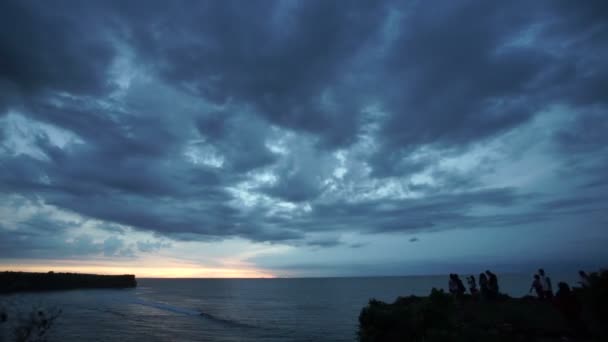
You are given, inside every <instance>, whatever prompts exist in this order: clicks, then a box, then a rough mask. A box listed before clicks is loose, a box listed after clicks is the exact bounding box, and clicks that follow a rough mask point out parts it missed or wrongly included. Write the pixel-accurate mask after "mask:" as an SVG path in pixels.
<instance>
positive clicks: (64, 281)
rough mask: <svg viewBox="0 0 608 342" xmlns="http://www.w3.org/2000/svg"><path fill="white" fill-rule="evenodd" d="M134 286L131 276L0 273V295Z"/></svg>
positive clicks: (133, 278)
mask: <svg viewBox="0 0 608 342" xmlns="http://www.w3.org/2000/svg"><path fill="white" fill-rule="evenodd" d="M136 286H137V281H136V280H135V276H134V275H132V274H125V275H97V274H79V273H53V272H49V273H30V272H0V293H11V292H21V291H48V290H70V289H92V288H128V287H136Z"/></svg>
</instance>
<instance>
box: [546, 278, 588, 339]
mask: <svg viewBox="0 0 608 342" xmlns="http://www.w3.org/2000/svg"><path fill="white" fill-rule="evenodd" d="M557 286H558V290H557V293H556V294H555V300H554V301H553V302H554V303H555V306H556V307H557V309H558V310H559V311H560V312H561V313H562V315H564V318H565V319H566V321H567V322H568V324H569V325H570V327H571V328H572V330H574V331H575V332H576V334H577V335H579V336H580V335H585V334H586V330H587V329H586V328H585V325H584V324H583V322H582V321H581V311H582V309H581V304H580V303H579V301H578V299H577V298H576V295H575V294H574V293H573V292H572V291H570V286H568V284H566V283H564V282H560V283H559V284H558V285H557Z"/></svg>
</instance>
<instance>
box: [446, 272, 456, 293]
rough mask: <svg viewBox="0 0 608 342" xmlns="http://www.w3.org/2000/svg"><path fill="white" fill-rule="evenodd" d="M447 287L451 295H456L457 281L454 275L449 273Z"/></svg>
mask: <svg viewBox="0 0 608 342" xmlns="http://www.w3.org/2000/svg"><path fill="white" fill-rule="evenodd" d="M448 286H449V289H450V293H451V294H453V295H457V294H458V281H457V280H456V275H455V274H454V273H450V281H449V283H448Z"/></svg>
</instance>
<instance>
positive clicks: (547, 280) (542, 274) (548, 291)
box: [538, 268, 553, 299]
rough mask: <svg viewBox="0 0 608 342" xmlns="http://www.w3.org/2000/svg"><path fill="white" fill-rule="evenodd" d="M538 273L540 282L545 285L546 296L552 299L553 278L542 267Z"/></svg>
mask: <svg viewBox="0 0 608 342" xmlns="http://www.w3.org/2000/svg"><path fill="white" fill-rule="evenodd" d="M538 275H539V276H540V283H541V284H542V285H543V292H544V294H545V298H547V299H551V298H553V288H552V286H551V278H549V277H548V276H547V275H545V270H543V269H542V268H539V269H538Z"/></svg>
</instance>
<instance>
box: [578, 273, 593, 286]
mask: <svg viewBox="0 0 608 342" xmlns="http://www.w3.org/2000/svg"><path fill="white" fill-rule="evenodd" d="M578 275H579V276H580V277H581V280H580V281H579V282H578V283H579V284H581V287H582V288H586V287H589V286H591V277H589V275H588V274H587V272H585V271H582V270H581V271H578Z"/></svg>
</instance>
